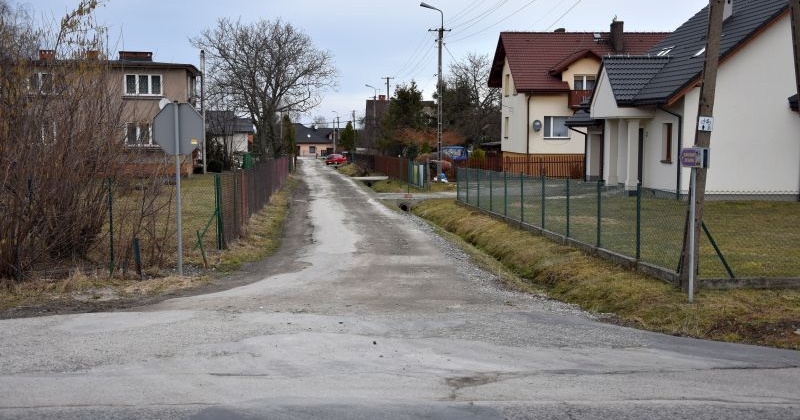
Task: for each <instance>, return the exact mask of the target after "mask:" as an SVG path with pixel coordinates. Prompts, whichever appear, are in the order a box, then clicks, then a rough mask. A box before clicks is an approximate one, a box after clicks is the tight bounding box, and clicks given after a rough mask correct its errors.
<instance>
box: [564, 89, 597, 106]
mask: <svg viewBox="0 0 800 420" xmlns="http://www.w3.org/2000/svg"><path fill="white" fill-rule="evenodd" d="M591 97H592V91H591V90H571V91H569V107H570V108H573V109H575V108H578V107H579V106H581V102H583V101H588V100H589V98H591Z"/></svg>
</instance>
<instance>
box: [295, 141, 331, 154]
mask: <svg viewBox="0 0 800 420" xmlns="http://www.w3.org/2000/svg"><path fill="white" fill-rule="evenodd" d="M297 147H298V148H299V149H300V152H299V153H300V156H324V155H326V154H327V150H328V148H333V143H319V144H299V145H298V146H297ZM312 147H314V151H313V152H312V151H311V148H312Z"/></svg>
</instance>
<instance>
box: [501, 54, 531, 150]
mask: <svg viewBox="0 0 800 420" xmlns="http://www.w3.org/2000/svg"><path fill="white" fill-rule="evenodd" d="M506 75H509V80H510V81H511V86H510V87H509V88H507V87H506V85H505V84H506ZM507 89H508V93H509V95H506V94H505V93H506V92H507ZM501 92H502V99H501V100H502V102H501V103H502V106H501V108H502V112H501V114H502V116H501V117H500V118H501V121H500V127H501V149H502V150H503V151H504V152H511V153H526V150H527V147H526V143H525V142H526V128H527V125H528V124H527V121H526V118H525V113H526V112H527V106H526V103H525V101H526V98H527V95H525V94H522V93H518V92H517V91H516V88H515V87H514V77H513V76H511V68H510V67H509V65H508V60H506V62H505V64H504V65H503V87H502V88H501ZM506 118H508V131H506V129H505V127H506V126H505V121H506Z"/></svg>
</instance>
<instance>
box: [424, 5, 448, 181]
mask: <svg viewBox="0 0 800 420" xmlns="http://www.w3.org/2000/svg"><path fill="white" fill-rule="evenodd" d="M419 5H420V7H424V8H426V9H432V10H436V11H438V12H439V14H440V15H441V17H442V24H441V25H440V26H439V29H438V32H439V69H438V71H437V76H438V77H437V79H438V81H437V83H436V85H437V86H436V92H437V96H438V101H436V102H437V103H438V107H437V124H436V149H437V154H438V161H437V162H436V179H437V180H438V181H441V180H442V179H441V176H442V38H444V12H442V10H441V9H439V8H436V7H433V6H431V5H430V4H428V3H425V2H424V1H423V2H421V3H420V4H419Z"/></svg>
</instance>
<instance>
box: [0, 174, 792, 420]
mask: <svg viewBox="0 0 800 420" xmlns="http://www.w3.org/2000/svg"><path fill="white" fill-rule="evenodd" d="M299 173H300V176H301V177H302V178H303V183H304V186H303V189H304V190H307V194H301V195H300V196H298V197H296V198H295V201H294V202H293V209H294V211H297V212H299V213H296V214H294V217H293V218H292V219H291V221H290V222H291V223H293V225H292V227H291V228H290V229H288V231H287V232H288V233H287V235H289V237H287V239H286V241H285V247H284V249H282V250H281V251H280V252H279V253H278V255H276V256H275V257H272V258H270V259H269V260H268V261H265V262H264V263H262V264H255V265H253V266H250V267H248V268H247V269H246V272H245V273H244V274H241V275H240V276H253V280H254V281H252V282H250V283H249V284H247V285H245V286H241V287H237V288H233V289H230V290H226V291H222V292H219V293H214V294H206V295H199V296H192V297H185V298H178V299H172V300H168V301H164V302H162V303H160V304H157V305H154V306H149V307H142V308H137V309H135V310H132V311H126V312H113V313H91V314H79V315H60V316H50V317H41V318H28V319H13V320H3V321H0V331H2V340H0V395H2V396H3V398H2V399H1V400H0V418H3V419H78V418H80V419H94V418H97V419H127V418H131V419H133V418H135V419H148V418H159V419H161V418H178V419H184V418H186V419H256V418H259V419H365V420H366V419H383V418H391V419H416V418H430V419H454V420H455V419H467V420H469V419H577V418H586V419H590V418H591V419H642V418H647V419H684V418H693V419H723V418H724V419H767V418H768V419H797V418H799V417H800V391H798V390H800V352H795V351H784V350H775V349H768V348H760V347H753V346H744V345H733V344H724V343H716V342H707V341H701V340H694V339H686V338H679V337H671V336H664V335H660V334H654V333H649V332H643V331H637V330H633V329H629V328H624V327H619V326H614V325H609V324H604V323H600V322H597V321H595V320H594V319H593V317H592V316H591V315H589V314H586V313H584V312H582V311H580V310H578V309H576V308H574V307H572V306H569V305H565V304H562V303H559V302H554V301H550V300H547V299H544V298H541V297H538V296H529V295H523V294H519V293H515V292H509V291H504V290H502V289H501V288H500V287H499V286H498V285H497V281H496V278H495V277H494V276H493V275H492V274H491V273H487V272H485V271H484V270H482V269H480V268H478V267H476V266H474V265H473V264H472V263H470V261H469V259H468V258H467V257H466V256H465V255H464V254H463V253H462V252H461V251H460V250H458V249H457V248H455V247H454V246H453V245H451V244H449V243H448V242H447V241H445V240H443V239H442V238H440V237H439V236H437V235H436V234H435V233H434V232H433V230H432V229H431V228H430V227H429V226H427V225H426V224H425V223H424V222H422V221H420V220H418V219H417V218H415V217H414V216H412V215H410V214H407V213H403V212H399V211H395V210H393V209H390V208H388V207H386V206H385V205H384V204H382V203H380V202H379V200H378V199H377V198H376V195H375V194H374V193H372V192H371V191H370V190H367V189H366V188H365V187H363V186H362V185H358V184H357V183H356V182H355V181H352V180H350V179H348V178H346V177H344V176H342V175H340V174H339V173H338V172H336V171H335V170H334V169H333V168H329V167H325V165H324V164H323V163H322V162H320V161H317V160H313V159H309V160H302V161H301V163H300V165H299Z"/></svg>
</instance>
